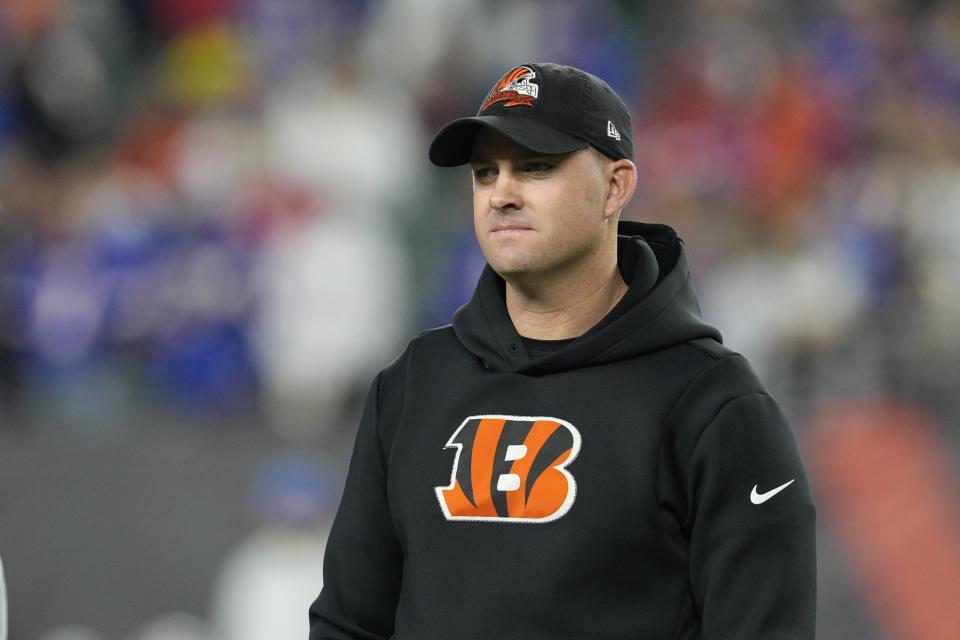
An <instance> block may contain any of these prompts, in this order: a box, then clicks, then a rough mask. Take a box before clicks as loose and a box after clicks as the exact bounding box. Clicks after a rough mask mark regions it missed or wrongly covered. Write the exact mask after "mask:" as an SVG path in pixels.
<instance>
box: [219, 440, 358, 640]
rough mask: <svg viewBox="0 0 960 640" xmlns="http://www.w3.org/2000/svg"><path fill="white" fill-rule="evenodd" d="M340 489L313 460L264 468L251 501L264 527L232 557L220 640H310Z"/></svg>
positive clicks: (223, 579) (223, 589)
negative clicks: (309, 617) (309, 615)
mask: <svg viewBox="0 0 960 640" xmlns="http://www.w3.org/2000/svg"><path fill="white" fill-rule="evenodd" d="M341 487H342V482H341V480H340V479H339V477H338V476H337V475H336V474H333V473H331V472H330V470H329V469H327V468H325V467H323V466H321V465H320V464H319V461H318V460H315V459H312V458H309V457H306V456H302V455H281V456H279V457H277V458H275V459H273V460H271V461H270V462H269V463H268V464H266V465H265V466H264V468H263V469H262V470H261V472H260V473H259V475H258V476H257V479H256V482H255V484H254V487H253V496H252V503H253V504H252V506H253V508H254V510H255V512H256V514H257V516H258V519H259V522H260V524H259V525H258V527H257V528H256V529H255V530H254V531H253V532H252V533H251V534H250V535H249V536H247V538H246V539H245V540H243V541H242V542H241V543H240V544H239V545H238V546H237V547H235V548H234V549H233V550H232V551H231V552H230V554H229V555H228V556H227V558H226V560H225V561H224V563H223V566H222V568H221V571H220V574H219V576H218V578H217V581H216V584H215V586H214V590H213V594H212V596H211V612H210V619H211V623H212V625H213V628H214V631H215V636H214V638H215V639H216V640H262V639H263V638H271V639H275V640H287V639H290V640H294V639H299V638H303V636H304V634H305V633H306V611H307V609H308V608H309V606H310V603H311V602H312V601H313V600H314V599H315V598H316V596H317V593H319V590H320V588H321V586H322V585H323V552H324V548H325V546H326V540H327V533H328V528H329V525H330V522H332V520H333V514H334V511H335V510H336V504H337V498H338V497H339V495H340V491H341Z"/></svg>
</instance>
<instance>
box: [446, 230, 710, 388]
mask: <svg viewBox="0 0 960 640" xmlns="http://www.w3.org/2000/svg"><path fill="white" fill-rule="evenodd" d="M617 231H618V237H617V261H618V264H619V267H620V273H621V274H622V275H623V276H624V279H625V280H626V282H627V284H628V285H629V289H628V291H627V293H626V294H625V295H624V297H623V298H622V299H621V300H620V302H619V303H617V305H616V306H615V307H614V308H613V309H612V310H611V311H610V313H608V314H607V316H606V317H604V318H603V319H602V320H601V321H600V322H598V323H597V324H596V325H595V326H594V327H593V328H591V329H590V330H589V331H587V332H586V333H584V334H583V335H581V336H579V337H578V338H576V339H574V340H573V341H572V342H571V343H570V344H569V345H567V346H565V347H564V348H563V349H561V350H559V351H557V352H555V353H551V354H548V355H545V356H543V357H540V358H537V359H533V358H531V357H530V354H529V353H528V352H527V350H526V348H525V347H524V345H523V341H522V340H521V338H520V335H519V334H518V333H517V330H516V328H515V327H514V326H513V322H512V321H511V320H510V316H509V314H508V313H507V307H506V302H505V290H506V283H505V282H504V281H503V279H502V278H501V277H500V276H499V275H497V273H496V272H495V271H494V270H493V269H492V268H491V267H490V265H489V264H488V265H486V266H485V267H484V270H483V273H482V274H481V276H480V281H479V282H478V284H477V289H476V291H475V292H474V294H473V297H472V298H471V299H470V301H469V302H468V303H467V304H465V305H464V306H463V307H461V308H460V309H459V310H457V312H456V313H455V314H454V317H453V330H454V333H455V334H456V336H457V338H458V339H459V340H460V342H461V343H462V344H463V346H464V347H465V348H466V349H467V350H468V351H470V352H471V353H473V354H474V355H475V356H477V357H478V358H479V359H480V360H481V361H482V362H483V365H484V367H486V368H487V369H490V370H493V371H498V372H503V373H520V374H525V375H544V374H549V373H559V372H561V371H567V370H570V369H578V368H580V367H586V366H594V365H600V364H606V363H610V362H616V361H619V360H624V359H627V358H634V357H637V356H640V355H643V354H645V353H651V352H653V351H658V350H660V349H664V348H666V347H671V346H674V345H677V344H681V343H683V342H688V341H690V340H695V339H698V338H712V339H714V340H716V341H718V342H720V341H721V337H720V332H719V331H717V330H716V329H715V328H714V327H712V326H710V325H708V324H707V323H705V322H704V321H703V320H702V319H701V318H700V304H699V302H698V301H697V296H696V293H695V292H694V289H693V283H692V282H691V279H690V270H689V268H688V266H687V259H686V256H685V255H684V251H683V241H682V240H681V239H680V238H679V237H677V234H676V232H675V231H674V230H673V229H672V228H670V227H668V226H666V225H662V224H644V223H640V222H620V223H619V226H618V228H617Z"/></svg>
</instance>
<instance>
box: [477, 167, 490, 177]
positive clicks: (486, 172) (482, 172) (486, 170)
mask: <svg viewBox="0 0 960 640" xmlns="http://www.w3.org/2000/svg"><path fill="white" fill-rule="evenodd" d="M492 175H493V169H491V168H490V167H479V168H477V169H474V170H473V176H474V177H475V178H476V179H477V180H486V179H487V178H489V177H491V176H492Z"/></svg>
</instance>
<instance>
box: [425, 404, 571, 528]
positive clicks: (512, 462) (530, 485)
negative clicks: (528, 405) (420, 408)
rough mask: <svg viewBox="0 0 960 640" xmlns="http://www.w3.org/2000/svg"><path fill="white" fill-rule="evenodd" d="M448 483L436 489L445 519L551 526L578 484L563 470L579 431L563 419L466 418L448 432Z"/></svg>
mask: <svg viewBox="0 0 960 640" xmlns="http://www.w3.org/2000/svg"><path fill="white" fill-rule="evenodd" d="M446 447H447V448H450V447H454V448H456V449H457V455H456V458H455V459H454V462H453V472H452V474H451V478H450V484H449V485H448V486H446V487H435V488H434V490H435V491H436V493H437V500H438V501H439V502H440V508H441V509H442V510H443V515H444V516H445V517H446V519H447V520H481V521H491V522H496V521H504V522H550V521H552V520H557V519H558V518H561V517H562V516H563V515H564V514H566V513H567V511H569V510H570V507H571V506H572V505H573V501H574V498H575V497H576V493H577V484H576V482H575V481H574V479H573V475H571V473H570V472H569V471H567V469H566V467H567V465H568V464H570V463H571V462H572V461H573V459H574V458H576V457H577V453H579V451H580V432H578V431H577V429H576V427H574V426H573V425H572V424H570V423H569V422H567V421H565V420H560V419H557V418H531V417H526V416H502V415H481V416H471V417H469V418H467V419H466V420H464V421H463V423H462V424H461V425H460V426H459V427H458V428H457V430H456V431H454V432H453V435H452V436H450V440H448V441H447V444H446Z"/></svg>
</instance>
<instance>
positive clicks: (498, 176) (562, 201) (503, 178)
mask: <svg viewBox="0 0 960 640" xmlns="http://www.w3.org/2000/svg"><path fill="white" fill-rule="evenodd" d="M604 160H605V159H604V158H603V156H602V155H601V154H600V153H599V152H597V151H595V150H593V149H591V148H589V147H587V148H584V149H580V150H579V151H574V152H572V153H568V154H563V155H543V154H537V153H535V152H533V151H531V150H529V149H527V148H526V147H522V146H520V145H518V144H516V143H515V142H513V141H512V140H510V139H509V138H507V137H506V136H503V135H501V134H499V133H497V132H495V131H492V130H490V129H481V130H480V131H479V132H478V133H477V137H476V140H475V142H474V148H473V156H472V159H471V162H470V165H471V167H472V169H473V223H474V228H475V230H476V233H477V240H478V241H479V242H480V248H481V249H482V250H483V254H484V255H485V256H486V258H487V262H489V263H490V266H491V267H493V269H494V271H496V272H497V273H498V274H500V276H501V277H503V278H504V279H506V280H511V279H516V278H526V279H529V278H530V277H532V278H534V279H541V278H549V277H550V276H551V275H554V274H560V273H563V272H566V271H568V270H570V269H572V268H576V266H577V265H578V264H582V263H584V262H585V261H587V260H589V259H590V258H591V257H593V256H595V255H596V252H598V251H600V250H601V248H602V246H601V240H602V238H603V236H604V228H605V226H606V225H607V224H608V223H607V221H606V219H605V217H604V204H605V200H606V193H607V186H606V181H605V179H604V165H605V162H604Z"/></svg>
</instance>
